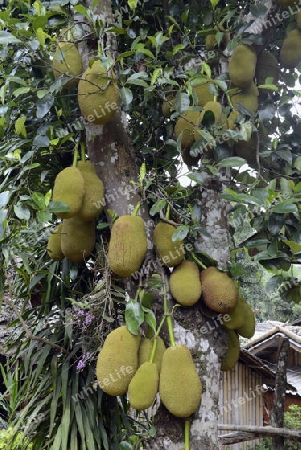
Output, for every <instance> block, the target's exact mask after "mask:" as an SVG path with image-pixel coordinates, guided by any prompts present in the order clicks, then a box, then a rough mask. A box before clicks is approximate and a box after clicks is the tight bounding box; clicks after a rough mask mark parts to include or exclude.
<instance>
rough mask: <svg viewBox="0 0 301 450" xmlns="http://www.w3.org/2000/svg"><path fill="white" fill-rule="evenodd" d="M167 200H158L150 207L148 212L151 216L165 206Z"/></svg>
mask: <svg viewBox="0 0 301 450" xmlns="http://www.w3.org/2000/svg"><path fill="white" fill-rule="evenodd" d="M166 204H167V202H166V200H158V201H157V202H156V203H155V204H154V205H153V206H152V207H151V209H150V211H149V214H150V215H151V216H154V215H155V214H157V213H158V212H160V211H162V209H163V208H165V206H166Z"/></svg>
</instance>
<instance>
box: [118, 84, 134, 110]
mask: <svg viewBox="0 0 301 450" xmlns="http://www.w3.org/2000/svg"><path fill="white" fill-rule="evenodd" d="M120 98H121V102H122V106H123V107H124V108H125V109H128V108H129V106H130V104H131V103H132V101H133V94H132V91H131V90H130V89H129V88H127V87H124V86H123V87H122V88H121V89H120Z"/></svg>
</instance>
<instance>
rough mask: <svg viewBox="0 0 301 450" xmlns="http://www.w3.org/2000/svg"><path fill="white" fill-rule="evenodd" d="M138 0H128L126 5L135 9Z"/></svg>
mask: <svg viewBox="0 0 301 450" xmlns="http://www.w3.org/2000/svg"><path fill="white" fill-rule="evenodd" d="M137 4H138V0H128V5H129V7H130V8H131V9H136V7H137Z"/></svg>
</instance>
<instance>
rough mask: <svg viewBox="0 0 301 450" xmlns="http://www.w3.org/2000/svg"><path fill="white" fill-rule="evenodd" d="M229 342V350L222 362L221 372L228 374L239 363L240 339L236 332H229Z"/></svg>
mask: <svg viewBox="0 0 301 450" xmlns="http://www.w3.org/2000/svg"><path fill="white" fill-rule="evenodd" d="M228 334H229V342H228V350H227V352H226V354H225V356H224V358H223V360H222V364H221V370H222V371H223V372H226V371H227V370H230V369H232V368H233V367H234V366H235V364H236V363H237V361H238V358H239V338H238V334H237V333H236V331H233V330H228Z"/></svg>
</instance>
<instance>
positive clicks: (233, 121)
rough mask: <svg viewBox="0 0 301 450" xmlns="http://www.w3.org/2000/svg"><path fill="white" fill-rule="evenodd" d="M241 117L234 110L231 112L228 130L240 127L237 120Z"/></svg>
mask: <svg viewBox="0 0 301 450" xmlns="http://www.w3.org/2000/svg"><path fill="white" fill-rule="evenodd" d="M238 117H239V112H238V111H236V110H235V109H233V110H232V111H231V112H230V115H229V117H228V128H229V130H235V128H237V127H238V126H239V125H238V124H237V123H236V120H237V119H238Z"/></svg>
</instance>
